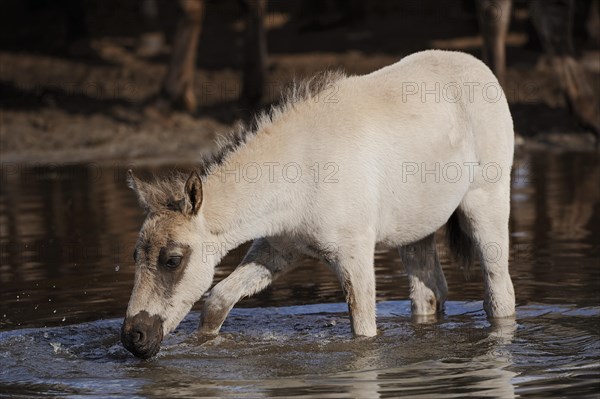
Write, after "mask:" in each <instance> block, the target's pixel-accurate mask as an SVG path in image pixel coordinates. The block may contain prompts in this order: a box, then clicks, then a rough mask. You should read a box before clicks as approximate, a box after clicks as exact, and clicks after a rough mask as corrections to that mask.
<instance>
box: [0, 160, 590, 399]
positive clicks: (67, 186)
mask: <svg viewBox="0 0 600 399" xmlns="http://www.w3.org/2000/svg"><path fill="white" fill-rule="evenodd" d="M2 166H3V167H2V171H1V172H2V174H1V176H0V178H1V181H0V183H1V184H0V284H1V286H2V290H1V291H0V299H1V300H0V330H2V331H3V332H1V333H0V359H2V360H1V362H2V367H0V369H1V370H0V391H1V392H2V393H3V394H6V395H12V394H15V395H16V394H17V393H18V394H21V395H26V396H29V395H35V394H37V393H40V392H50V393H51V394H52V393H54V394H55V395H58V396H68V395H69V394H74V395H76V394H81V393H86V392H87V393H96V394H100V393H101V394H106V395H110V394H112V395H123V396H145V397H161V398H162V397H182V396H196V397H198V396H217V397H219V396H220V397H231V396H235V397H244V396H246V397H256V396H267V397H270V396H272V397H291V396H303V397H319V398H325V397H368V398H379V397H380V398H384V397H393V396H398V395H400V394H404V395H408V396H414V397H418V396H430V397H431V396H435V397H460V396H464V395H467V394H473V395H476V396H489V397H514V396H531V397H539V396H543V395H545V394H552V395H556V396H561V395H564V394H566V393H568V394H571V395H576V396H583V395H590V394H591V393H593V392H595V388H598V387H597V386H596V385H597V383H595V382H594V381H597V378H598V374H599V373H598V371H599V370H598V363H599V361H600V355H599V352H600V351H599V349H600V345H599V343H598V342H599V340H598V335H599V333H598V325H597V320H598V316H599V310H598V305H599V301H598V293H597V292H598V291H597V288H598V282H599V281H600V269H599V268H598V265H599V262H598V260H599V258H600V245H599V242H598V237H600V212H599V209H598V208H599V203H600V185H599V184H598V181H600V159H599V157H598V155H596V154H552V153H547V152H543V153H542V152H540V153H536V152H532V153H527V154H523V155H522V156H521V157H519V158H518V159H517V161H516V167H515V170H514V178H513V182H514V183H513V194H512V197H513V210H512V218H511V222H510V223H511V232H512V248H511V251H512V253H511V274H512V276H513V280H514V285H515V290H516V294H517V302H518V305H519V307H518V318H517V321H516V322H515V321H514V320H509V321H504V322H503V323H494V324H492V325H490V323H489V322H488V321H487V320H486V319H485V317H484V314H483V311H482V309H481V302H480V300H481V298H482V286H481V285H482V284H481V276H480V275H479V274H478V273H474V275H473V276H472V277H471V279H470V280H468V281H465V280H464V278H463V277H462V273H461V272H460V271H459V270H457V268H456V267H454V266H453V265H452V264H451V262H450V260H449V259H448V257H447V256H446V254H445V249H444V248H443V247H440V258H441V261H442V264H443V265H444V270H445V273H446V276H447V280H448V286H449V299H450V300H451V302H449V304H448V309H447V311H446V315H445V316H444V317H442V318H440V319H438V320H433V321H430V322H426V323H417V321H416V320H414V319H412V318H411V317H410V311H409V310H410V304H409V302H408V301H406V298H407V297H408V283H407V281H406V276H405V274H404V271H403V270H402V267H401V265H400V260H399V258H398V256H397V253H396V251H388V250H380V251H377V252H376V260H375V262H376V272H377V282H378V286H377V288H378V300H380V301H382V302H380V303H379V307H378V312H379V319H378V327H379V328H380V329H381V334H380V335H379V336H378V337H376V338H374V339H365V340H356V339H352V338H351V336H350V334H349V330H350V329H349V324H348V323H349V321H348V316H347V313H346V308H345V305H343V304H342V303H340V302H341V301H342V300H343V296H342V294H341V290H340V287H339V285H338V282H337V279H336V278H335V277H334V276H333V275H332V274H331V272H330V271H329V269H328V268H326V267H323V265H322V264H319V263H317V262H314V261H311V260H308V259H307V260H305V261H304V263H305V265H304V267H302V268H299V269H297V271H296V272H294V273H292V274H290V275H287V276H285V277H284V278H282V279H281V280H279V281H277V283H276V284H275V286H274V287H272V288H270V289H268V290H266V291H265V292H264V293H261V294H260V295H258V296H256V297H254V298H249V299H247V300H244V301H243V302H242V304H241V307H238V308H236V309H235V310H234V312H233V313H232V315H231V316H230V318H229V319H228V320H227V321H226V323H225V325H224V328H223V334H221V335H220V336H219V337H218V338H216V339H215V340H213V341H209V342H206V343H204V344H199V343H198V342H196V341H195V338H194V334H193V331H194V329H195V328H196V326H197V323H198V314H197V313H193V314H191V315H190V316H189V317H188V318H187V319H186V320H185V321H184V322H183V323H182V326H181V327H180V328H179V329H178V330H177V332H176V333H175V334H173V335H171V336H170V337H169V338H167V340H166V341H165V346H164V348H163V350H162V351H161V353H160V355H159V357H158V358H157V359H155V360H153V361H149V362H140V361H138V360H137V359H133V358H131V357H130V356H129V354H128V353H127V352H126V351H124V350H123V349H122V348H121V345H120V343H119V341H118V329H119V323H120V320H118V319H112V320H107V319H109V318H112V317H121V316H122V315H123V314H124V312H125V308H126V305H127V301H128V298H129V294H130V292H131V286H132V284H133V262H132V260H131V253H132V249H133V245H134V243H135V240H136V235H137V231H138V229H139V227H140V224H141V222H142V218H143V215H142V214H141V212H140V210H139V208H138V206H137V204H136V203H135V198H134V196H133V194H132V193H131V192H130V191H129V190H128V189H127V188H126V186H125V183H124V180H125V171H126V170H127V169H128V167H129V165H106V166H100V165H93V164H90V165H76V166H65V167H36V168H30V167H19V166H18V165H12V164H11V165H2ZM141 169H143V168H139V167H136V170H140V173H142V172H143V171H142V170H141ZM145 169H146V172H147V173H148V174H150V173H154V172H159V173H160V172H166V171H168V170H169V169H170V168H164V167H162V168H149V167H148V168H145ZM439 242H441V240H439ZM246 248H247V246H242V248H240V249H238V250H235V251H233V252H232V253H231V254H230V255H228V256H227V258H226V259H225V260H224V262H223V263H222V265H221V266H220V267H219V268H218V269H217V281H218V280H220V279H222V278H223V277H225V276H226V275H227V274H228V273H229V272H230V271H231V270H232V269H233V268H234V267H235V266H236V264H237V263H238V262H239V261H240V260H241V258H242V257H243V255H244V252H245V249H246ZM398 300H401V301H398ZM457 301H466V302H457ZM315 303H319V304H320V305H313V306H306V305H308V304H315ZM328 303H329V304H328ZM265 306H267V307H265ZM269 306H277V307H276V308H268V307H269ZM285 306H292V307H285ZM244 307H246V308H248V309H244ZM86 321H93V322H91V323H83V322H86ZM76 323H79V324H76ZM517 323H518V324H517ZM45 326H60V327H48V328H45ZM24 327H32V328H31V329H25V330H18V328H24ZM42 327H44V328H42ZM32 358H35V359H38V361H36V362H30V361H24V360H26V359H32Z"/></svg>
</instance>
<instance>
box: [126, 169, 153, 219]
mask: <svg viewBox="0 0 600 399" xmlns="http://www.w3.org/2000/svg"><path fill="white" fill-rule="evenodd" d="M127 186H128V187H129V188H130V189H132V190H133V191H135V194H136V195H137V199H138V202H139V203H140V206H141V207H142V208H144V209H145V210H149V209H150V202H149V201H148V190H147V184H146V183H144V182H143V181H141V180H140V179H138V178H137V177H135V176H134V175H133V171H132V170H131V169H129V170H128V171H127Z"/></svg>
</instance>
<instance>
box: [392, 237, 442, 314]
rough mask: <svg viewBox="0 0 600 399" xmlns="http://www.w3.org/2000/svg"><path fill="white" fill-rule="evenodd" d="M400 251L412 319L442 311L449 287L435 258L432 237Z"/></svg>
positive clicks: (435, 253)
mask: <svg viewBox="0 0 600 399" xmlns="http://www.w3.org/2000/svg"><path fill="white" fill-rule="evenodd" d="M399 251H400V256H401V258H402V263H403V264H404V267H405V268H406V272H407V273H408V280H409V285H410V300H411V307H412V313H413V315H417V316H426V315H433V314H435V313H436V312H441V311H443V310H444V301H445V300H446V295H447V294H448V286H447V284H446V277H444V272H443V270H442V267H441V265H440V260H439V259H438V256H437V252H436V247H435V234H431V235H429V236H427V237H425V238H423V239H422V240H420V241H417V242H416V243H414V244H411V245H406V246H403V247H400V248H399Z"/></svg>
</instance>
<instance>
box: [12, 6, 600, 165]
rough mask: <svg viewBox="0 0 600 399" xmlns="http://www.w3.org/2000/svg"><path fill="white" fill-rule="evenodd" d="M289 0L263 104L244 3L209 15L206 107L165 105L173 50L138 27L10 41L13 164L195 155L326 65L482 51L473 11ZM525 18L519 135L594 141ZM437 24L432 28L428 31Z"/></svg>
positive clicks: (571, 144)
mask: <svg viewBox="0 0 600 399" xmlns="http://www.w3.org/2000/svg"><path fill="white" fill-rule="evenodd" d="M212 7H213V9H214V8H215V7H216V6H214V5H213V6H212ZM277 7H279V8H280V9H278V8H277ZM277 7H273V8H275V9H274V10H271V11H270V12H269V14H268V15H267V18H266V20H267V30H268V43H269V72H268V78H267V90H266V96H265V99H264V101H263V103H262V104H260V105H259V106H255V107H250V106H248V105H246V104H243V103H241V102H239V101H238V97H239V93H240V91H241V65H242V62H243V60H242V59H241V51H240V48H241V47H240V46H241V44H240V35H241V32H242V28H243V26H241V25H243V23H242V20H241V19H240V17H239V15H238V13H237V11H236V10H225V9H224V10H220V9H219V10H217V9H214V11H212V12H213V14H212V15H213V17H212V18H209V17H208V16H207V21H206V25H205V29H204V32H203V39H202V41H201V44H200V51H199V59H198V63H197V68H198V69H197V79H196V82H195V92H196V93H197V96H198V101H199V109H198V112H197V113H196V114H195V115H189V114H185V113H180V112H167V113H165V112H163V111H161V110H160V109H157V108H156V107H155V106H154V105H155V99H156V97H155V96H156V93H158V91H159V88H160V83H161V80H162V78H163V76H164V74H165V72H166V63H167V61H168V52H169V48H168V46H166V47H165V48H164V49H163V51H162V53H160V54H158V55H156V56H154V57H146V56H143V55H140V54H139V52H138V51H137V47H136V46H137V43H138V36H137V35H135V34H134V32H135V29H133V28H132V29H131V31H127V29H125V28H123V29H121V30H120V31H119V30H117V31H114V32H113V31H111V32H105V31H103V30H102V29H101V28H98V26H97V25H98V21H96V25H94V24H92V27H94V26H96V28H95V29H96V31H95V34H94V35H93V36H92V37H91V38H90V40H89V42H88V43H87V52H84V53H81V52H79V53H77V54H76V55H75V56H73V54H72V53H71V54H69V53H68V52H67V53H65V52H64V51H43V49H40V48H36V47H35V46H33V47H31V46H30V47H31V48H33V49H34V50H28V49H27V46H25V47H24V48H22V49H17V48H15V47H14V46H12V47H11V46H6V45H3V46H2V48H0V65H1V68H0V92H1V93H2V94H1V96H0V154H1V158H2V162H21V163H26V164H31V163H71V162H91V161H96V162H97V161H103V160H115V159H119V160H136V161H139V160H146V161H161V162H164V161H180V160H181V161H185V162H193V161H194V160H195V159H197V157H198V154H199V152H201V151H203V150H207V149H208V150H210V148H211V146H212V143H213V142H214V140H215V138H216V137H218V135H220V134H226V133H227V132H228V131H229V130H230V128H231V126H232V125H233V124H235V123H236V122H238V121H240V120H241V121H248V120H249V119H250V118H251V117H252V115H253V114H254V113H255V112H256V111H257V110H260V109H264V108H265V107H267V106H268V105H269V104H270V103H271V102H272V101H274V100H276V99H277V98H278V96H279V93H280V92H281V90H282V89H283V88H284V87H285V86H286V85H288V84H290V82H291V81H292V80H294V79H296V80H298V79H302V78H305V77H309V76H312V75H314V74H315V73H317V72H319V71H322V70H325V69H342V70H345V71H346V72H347V73H349V74H364V73H368V72H371V71H373V70H376V69H378V68H381V67H383V66H385V65H389V64H391V63H393V62H396V61H397V60H399V59H400V58H402V57H403V56H404V55H406V54H408V53H411V52H414V51H418V50H422V49H426V48H443V49H453V50H461V51H466V52H470V53H472V54H474V55H475V56H478V57H480V56H481V54H480V53H481V39H480V38H479V36H478V27H477V23H476V19H475V15H474V14H473V13H469V12H467V11H464V10H463V11H461V12H458V11H457V12H452V13H449V14H448V15H444V17H443V18H442V17H441V15H440V14H439V12H438V13H435V12H434V11H435V10H436V8H435V7H434V8H432V9H431V10H429V9H426V8H427V7H425V6H423V9H420V8H419V9H413V10H410V9H399V10H396V9H393V10H388V12H387V14H386V13H384V12H381V10H378V9H376V7H371V8H372V9H370V10H369V14H367V16H366V17H365V19H364V20H360V21H357V22H354V23H352V24H346V25H333V26H331V27H327V28H326V29H325V28H323V29H307V28H306V26H307V25H306V21H303V20H301V19H300V20H299V19H298V17H297V15H296V14H294V12H293V10H292V9H291V6H289V7H287V8H286V7H283V6H277ZM401 8H402V7H401ZM409 8H410V7H409ZM413 8H414V7H413ZM432 10H433V11H432ZM209 11H210V9H209ZM384 11H385V10H384ZM438 11H439V10H438ZM217 12H218V13H219V14H218V18H217V17H216V13H217ZM208 15H209V16H210V14H208ZM519 15H520V14H518V13H517V17H516V20H515V21H513V23H512V27H511V33H510V34H509V37H508V76H507V82H506V84H505V92H506V95H507V97H508V99H509V102H510V105H511V109H512V112H513V117H514V120H515V130H516V133H517V134H518V139H517V143H518V144H519V145H520V146H524V147H525V148H528V147H533V148H552V149H576V150H594V148H595V147H594V142H595V139H594V136H593V135H592V134H591V133H590V132H588V131H587V130H586V129H584V128H582V127H581V126H579V125H578V123H577V122H576V120H575V119H574V117H573V116H572V115H571V113H570V112H569V110H568V109H567V105H566V102H565V100H564V97H563V94H562V91H561V89H560V87H559V83H558V79H557V78H556V76H555V74H554V72H553V70H552V69H551V68H550V67H549V66H548V65H547V62H545V60H544V59H543V57H541V52H540V50H539V49H536V48H535V47H533V48H532V46H531V45H530V42H531V40H530V39H531V38H530V37H528V30H527V28H526V24H525V22H524V21H523V18H525V17H523V16H521V17H518V16H519ZM400 17H401V18H402V19H401V20H402V21H403V23H402V24H399V23H398V21H399V18H400ZM519 18H521V19H519ZM432 21H435V24H434V25H435V26H434V27H432V29H423V26H431V25H432ZM100 25H101V24H100ZM105 25H106V26H111V27H112V25H111V24H109V23H106V24H105ZM113 25H114V24H113ZM167 25H168V24H167ZM111 29H113V30H114V29H116V28H114V27H113V28H111ZM167 32H168V29H167ZM93 33H94V32H93ZM109 33H110V34H109ZM167 37H168V35H167ZM57 40H58V39H57ZM581 60H582V62H583V64H584V65H585V67H586V71H587V73H588V74H589V75H590V77H591V78H592V82H593V84H594V90H596V92H598V93H600V51H598V50H597V49H595V48H593V47H591V46H589V45H588V46H582V47H581Z"/></svg>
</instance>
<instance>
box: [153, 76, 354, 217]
mask: <svg viewBox="0 0 600 399" xmlns="http://www.w3.org/2000/svg"><path fill="white" fill-rule="evenodd" d="M345 77H346V75H345V74H344V73H343V72H341V71H326V72H323V73H320V74H317V75H316V76H314V77H312V78H310V79H307V80H304V81H302V82H295V81H294V82H292V84H291V85H290V87H289V88H287V89H285V90H284V91H283V93H282V95H281V99H280V101H279V103H278V104H276V105H273V106H271V107H270V109H269V110H268V111H263V112H261V113H260V114H258V115H257V116H256V117H255V118H254V119H253V121H252V123H251V124H250V125H249V126H246V125H244V124H241V123H240V124H238V125H237V126H236V127H235V128H234V129H233V131H231V132H230V133H229V134H227V135H225V136H222V137H221V138H219V140H217V143H216V144H217V145H216V149H215V150H214V151H212V152H210V153H205V154H203V155H202V158H201V160H200V164H199V166H198V174H199V175H200V177H201V178H202V180H205V179H206V177H208V176H209V175H210V174H211V173H213V172H214V171H215V169H216V168H217V167H218V166H220V165H222V164H223V163H224V162H225V161H226V160H227V158H228V157H229V156H230V155H231V154H232V153H234V152H236V151H238V150H239V149H241V148H243V147H244V145H245V144H246V143H247V142H248V141H250V140H251V139H252V138H253V137H255V136H256V135H257V134H258V133H259V132H260V131H261V130H263V129H264V128H265V127H267V126H268V125H270V124H272V123H273V122H276V121H278V120H280V119H281V118H282V117H283V116H284V115H285V114H286V113H287V112H289V111H291V110H292V109H294V107H295V105H296V104H298V103H301V102H304V101H308V100H311V99H313V98H315V97H316V96H318V95H319V94H320V93H322V92H323V91H324V90H327V89H330V88H333V87H334V86H333V85H334V84H335V83H336V82H338V81H340V80H341V79H343V78H345ZM187 177H188V174H186V173H183V172H174V173H172V174H171V175H169V176H167V177H162V178H157V179H155V180H154V181H153V182H148V183H147V185H148V186H150V187H147V190H149V191H150V193H151V198H152V201H153V203H154V206H155V209H160V208H163V209H165V210H167V209H168V210H177V204H179V203H180V201H181V198H182V196H183V187H184V186H185V182H186V180H187Z"/></svg>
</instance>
